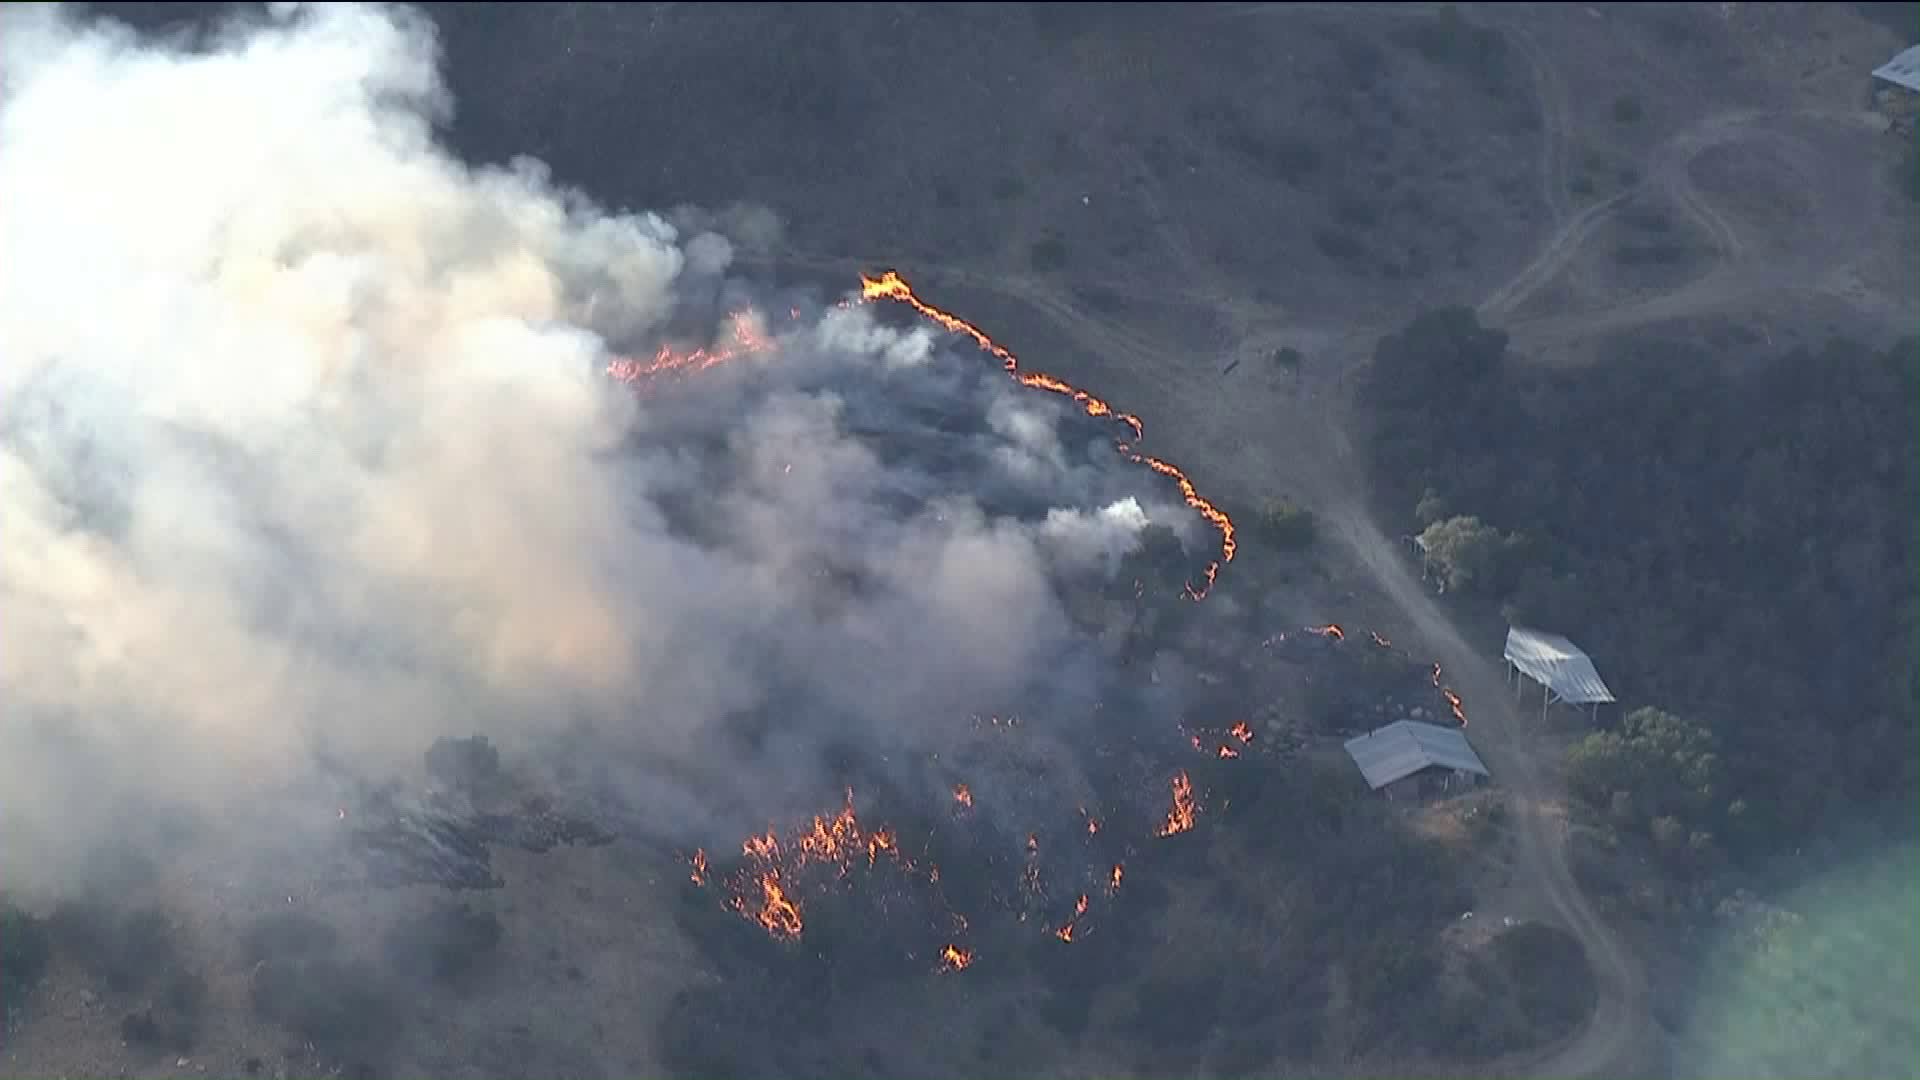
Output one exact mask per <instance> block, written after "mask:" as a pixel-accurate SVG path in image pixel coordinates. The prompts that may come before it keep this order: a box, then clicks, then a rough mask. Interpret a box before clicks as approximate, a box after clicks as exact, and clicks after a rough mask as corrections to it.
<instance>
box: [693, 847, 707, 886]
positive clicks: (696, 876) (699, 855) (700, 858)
mask: <svg viewBox="0 0 1920 1080" xmlns="http://www.w3.org/2000/svg"><path fill="white" fill-rule="evenodd" d="M690 861H691V862H692V864H693V873H692V874H691V875H689V876H690V877H691V878H692V879H693V883H694V884H695V885H701V886H704V885H706V883H707V849H706V848H696V849H694V852H693V858H692V859H691V860H690Z"/></svg>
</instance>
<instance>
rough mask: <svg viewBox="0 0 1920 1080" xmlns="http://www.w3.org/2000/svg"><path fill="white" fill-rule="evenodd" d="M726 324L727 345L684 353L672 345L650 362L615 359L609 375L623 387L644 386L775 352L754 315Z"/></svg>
mask: <svg viewBox="0 0 1920 1080" xmlns="http://www.w3.org/2000/svg"><path fill="white" fill-rule="evenodd" d="M727 321H728V327H729V329H730V330H731V335H730V337H731V339H732V340H731V341H730V342H728V343H726V344H715V345H712V346H709V347H706V348H700V349H694V350H692V351H691V352H682V351H680V350H678V349H675V348H674V347H673V346H671V345H662V346H660V348H659V349H658V350H656V351H655V352H654V354H653V359H651V360H638V359H635V358H633V357H626V356H621V357H615V358H614V359H612V360H610V361H608V363H607V374H608V375H611V376H613V377H614V378H616V379H618V380H620V381H621V382H624V383H644V382H646V381H648V380H650V379H653V378H655V377H657V376H661V375H667V374H672V373H675V372H687V373H691V372H695V371H705V370H706V369H708V368H710V367H714V366H716V365H719V364H724V363H726V362H727V361H729V360H732V359H734V358H735V357H738V356H745V355H747V354H749V353H762V352H766V351H767V350H769V349H771V348H773V341H772V339H770V338H768V337H767V336H766V334H765V333H763V332H762V331H761V329H760V326H759V324H758V322H757V321H756V320H755V318H754V316H753V314H752V313H750V312H746V311H736V312H734V313H733V314H732V315H731V316H730V317H729V318H728V320H727Z"/></svg>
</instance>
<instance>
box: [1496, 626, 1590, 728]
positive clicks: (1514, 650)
mask: <svg viewBox="0 0 1920 1080" xmlns="http://www.w3.org/2000/svg"><path fill="white" fill-rule="evenodd" d="M1502 655H1503V656H1504V657H1505V658H1506V661H1507V678H1508V680H1509V681H1510V682H1512V683H1513V692H1514V696H1515V697H1518V696H1519V695H1520V676H1522V675H1525V676H1526V677H1527V678H1529V679H1532V680H1533V681H1534V682H1537V683H1539V684H1540V718H1541V719H1543V720H1544V719H1546V715H1547V708H1548V707H1549V706H1551V705H1554V704H1556V703H1558V702H1562V701H1564V702H1566V703H1567V704H1569V705H1591V706H1593V711H1594V713H1595V714H1596V715H1597V714H1598V713H1599V711H1600V706H1601V705H1603V704H1607V703H1610V702H1612V701H1613V700H1614V697H1613V691H1611V690H1609V689H1607V684H1606V682H1605V681H1603V680H1602V679H1601V678H1600V673H1599V672H1598V671H1595V670H1594V667H1593V661H1592V660H1590V659H1588V658H1587V654H1586V653H1584V652H1582V651H1581V650H1580V647H1579V646H1578V645H1575V644H1574V643H1573V642H1571V641H1568V640H1567V639H1566V638H1563V637H1561V636H1560V635H1559V634H1549V633H1546V632H1545V631H1542V630H1529V629H1527V628H1526V627H1524V626H1511V627H1508V628H1507V647H1506V650H1505V652H1504V653H1503V654H1502Z"/></svg>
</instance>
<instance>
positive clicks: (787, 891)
mask: <svg viewBox="0 0 1920 1080" xmlns="http://www.w3.org/2000/svg"><path fill="white" fill-rule="evenodd" d="M863 853H864V854H865V856H866V863H867V866H868V867H869V868H871V867H875V866H878V865H879V863H880V860H881V859H882V858H883V857H884V858H886V859H888V860H889V861H891V862H892V863H893V864H895V865H896V866H898V867H899V869H900V870H901V871H903V872H906V873H915V872H916V868H915V866H914V864H913V862H912V860H910V859H908V858H907V857H906V855H905V854H904V853H903V852H902V851H901V850H900V841H899V837H898V836H897V835H896V834H895V833H894V831H893V830H892V829H889V828H885V827H882V828H878V829H875V830H873V831H871V832H868V831H867V830H865V829H864V828H862V827H861V824H860V819H859V817H858V816H857V815H856V814H855V813H854V809H853V789H851V788H849V789H847V796H846V804H845V805H844V806H842V807H841V809H840V811H839V813H837V814H834V815H833V816H832V817H827V816H825V815H820V814H816V815H814V817H813V820H812V821H811V822H809V823H808V824H807V825H805V826H803V827H801V828H799V829H796V830H794V832H793V834H792V835H791V837H790V838H789V839H787V840H786V841H785V842H782V840H781V838H780V835H779V834H778V833H776V832H775V831H774V830H773V829H768V830H767V831H766V832H764V833H761V834H759V835H757V836H749V837H747V838H746V839H745V840H743V841H741V843H740V854H741V857H742V859H743V860H744V862H745V865H744V866H742V867H741V868H740V870H739V871H738V872H737V873H735V874H734V875H732V876H731V877H730V878H728V879H727V882H726V890H727V893H728V897H727V906H728V907H729V908H732V909H733V910H734V911H737V912H739V913H740V914H741V915H743V916H745V917H746V918H748V919H751V920H753V921H754V922H756V923H759V924H760V925H761V926H762V927H764V928H765V929H766V931H767V932H768V933H770V934H772V935H773V936H774V937H776V938H781V939H793V938H797V937H799V936H800V934H801V931H802V929H803V928H804V926H805V922H804V920H803V919H802V916H801V903H800V899H799V895H798V891H797V890H798V889H799V888H800V884H801V875H802V873H803V872H804V871H806V870H807V869H808V868H809V867H814V866H819V867H824V868H830V869H831V870H832V871H833V872H834V873H835V875H836V876H838V877H841V878H844V877H846V876H847V875H848V874H849V873H850V872H851V871H852V869H853V866H854V861H855V860H856V859H858V858H860V856H861V855H862V854H863ZM691 862H692V865H693V872H692V875H691V877H692V879H693V883H694V884H695V885H704V884H706V882H707V880H708V878H709V876H710V871H709V868H708V864H707V854H706V852H705V851H704V850H701V851H696V852H694V855H693V858H692V860H691ZM926 875H927V881H928V883H929V884H938V883H939V880H940V876H939V875H940V871H939V868H938V867H935V866H928V867H927V868H926Z"/></svg>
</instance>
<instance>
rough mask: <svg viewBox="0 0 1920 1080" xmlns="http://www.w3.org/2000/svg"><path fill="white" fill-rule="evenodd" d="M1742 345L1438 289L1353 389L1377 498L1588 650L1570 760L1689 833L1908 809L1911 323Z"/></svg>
mask: <svg viewBox="0 0 1920 1080" xmlns="http://www.w3.org/2000/svg"><path fill="white" fill-rule="evenodd" d="M1751 345H1752V343H1751V342H1749V347H1748V348H1745V349H1741V350H1733V349H1728V350H1726V351H1725V355H1716V354H1715V353H1713V352H1710V351H1708V350H1706V349H1703V348H1700V347H1697V346H1693V345H1689V344H1680V343H1669V344H1664V345H1640V346H1636V347H1632V348H1629V349H1628V350H1626V351H1625V352H1624V353H1623V354H1622V355H1619V356H1615V357H1612V358H1610V359H1609V360H1608V361H1607V362H1606V363H1604V364H1596V365H1594V366H1591V367H1588V368H1583V369H1578V370H1548V369H1543V368H1537V367H1530V366H1528V365H1526V364H1524V363H1523V362H1521V361H1520V360H1518V359H1516V358H1512V357H1509V356H1508V354H1507V339H1506V336H1505V335H1504V334H1503V333H1501V332H1499V331H1497V330H1494V329H1490V328H1487V327H1484V326H1481V325H1480V324H1479V322H1478V321H1477V319H1476V317H1475V316H1474V314H1473V313H1472V312H1470V311H1468V310H1466V309H1463V308H1455V309H1449V310H1442V311H1435V312H1430V313H1427V314H1424V315H1422V316H1420V317H1419V318H1418V319H1416V320H1415V321H1414V322H1413V323H1412V324H1411V325H1409V326H1408V327H1407V328H1406V329H1405V330H1403V331H1401V332H1400V333H1397V334H1394V335H1392V336H1390V337H1388V338H1386V339H1384V340H1383V341H1382V342H1381V343H1380V345H1379V347H1378V349H1377V351H1376V353H1375V357H1374V365H1373V370H1372V372H1371V374H1370V379H1369V382H1368V384H1367V385H1366V387H1365V388H1364V390H1363V397H1364V402H1365V404H1366V406H1367V407H1368V408H1369V410H1370V412H1371V420H1372V424H1371V427H1372V435H1371V454H1370V458H1371V460H1370V466H1371V472H1372V482H1373V490H1374V492H1375V494H1376V496H1377V497H1378V498H1379V499H1380V500H1381V507H1380V510H1381V512H1382V514H1383V515H1384V516H1385V517H1386V519H1388V520H1390V521H1393V522H1396V523H1399V524H1400V525H1401V526H1402V527H1403V528H1420V527H1437V528H1438V529H1439V530H1440V532H1439V533H1438V534H1435V533H1429V534H1428V535H1429V539H1430V540H1433V539H1441V540H1444V541H1445V543H1444V544H1442V545H1441V550H1440V551H1439V552H1438V554H1437V560H1436V561H1437V562H1438V563H1439V564H1440V569H1441V572H1442V574H1443V575H1444V576H1445V577H1446V579H1447V581H1448V583H1449V584H1450V585H1451V586H1453V588H1452V589H1450V591H1449V599H1456V598H1458V599H1461V600H1462V601H1463V602H1464V603H1465V604H1467V605H1468V607H1467V609H1466V610H1467V611H1469V612H1477V613H1478V614H1479V615H1480V616H1482V617H1484V618H1486V619H1487V621H1488V622H1489V623H1491V620H1492V617H1493V615H1494V614H1495V613H1498V614H1500V615H1503V616H1505V617H1506V618H1508V619H1510V620H1512V621H1517V622H1522V623H1525V624H1529V625H1536V626H1540V627H1542V628H1544V629H1549V630H1554V631H1558V632H1563V633H1566V634H1568V635H1569V636H1571V637H1572V638H1573V639H1574V640H1575V641H1576V642H1578V643H1579V644H1581V645H1582V646H1583V647H1584V648H1586V649H1587V651H1588V652H1590V653H1591V654H1592V655H1593V656H1594V657H1595V658H1596V663H1597V664H1598V665H1599V667H1600V669H1601V671H1602V673H1603V674H1604V675H1605V676H1606V677H1607V678H1608V680H1609V683H1610V684H1611V685H1612V687H1613V688H1614V691H1615V693H1616V694H1619V695H1620V697H1621V698H1622V701H1623V705H1624V706H1625V707H1623V708H1622V709H1621V710H1620V711H1619V715H1618V716H1616V718H1614V719H1611V720H1606V719H1604V718H1603V722H1606V723H1611V724H1614V725H1617V729H1616V730H1614V731H1612V732H1610V733H1609V734H1608V735H1607V736H1606V737H1604V738H1601V739H1598V740H1592V741H1589V742H1588V743H1587V744H1585V745H1583V746H1582V747H1581V748H1580V750H1579V751H1578V752H1577V753H1576V755H1575V765H1576V769H1575V777H1576V782H1577V783H1578V784H1579V785H1580V786H1581V790H1582V793H1583V794H1585V795H1587V797H1588V798H1589V799H1591V800H1593V801H1594V802H1595V803H1596V804H1597V806H1596V809H1598V810H1601V811H1603V812H1607V813H1614V814H1617V815H1618V819H1619V820H1621V821H1622V822H1623V823H1626V822H1631V823H1635V824H1636V825H1641V826H1644V827H1645V828H1646V829H1647V830H1648V832H1649V834H1650V835H1651V837H1652V838H1653V839H1654V840H1655V842H1656V843H1659V844H1660V845H1661V846H1662V847H1663V849H1665V850H1670V851H1672V852H1673V853H1674V858H1676V859H1683V860H1684V859H1686V858H1688V857H1689V853H1690V852H1691V853H1694V854H1701V849H1702V848H1713V847H1718V848H1723V849H1728V850H1730V851H1731V852H1732V853H1734V854H1736V855H1752V854H1759V853H1761V852H1764V851H1767V850H1775V849H1779V848H1791V847H1793V846H1795V845H1797V844H1798V843H1799V842H1800V840H1801V839H1802V838H1804V837H1806V836H1807V835H1809V834H1810V833H1812V832H1815V831H1817V830H1819V829H1821V828H1822V827H1823V823H1825V822H1827V821H1828V820H1829V819H1831V818H1833V817H1835V816H1843V817H1844V816H1849V815H1851V814H1852V813H1853V812H1855V811H1857V810H1859V809H1860V808H1861V807H1862V806H1865V805H1878V806H1882V807H1886V806H1889V805H1892V804H1896V803H1897V805H1898V807H1899V808H1900V811H1901V812H1903V813H1905V812H1907V811H1906V810H1905V806H1906V802H1905V801H1904V800H1907V799H1910V797H1911V794H1912V792H1913V791H1914V787H1915V783H1916V780H1920V752H1917V751H1920V743H1916V738H1915V724H1914V701H1915V699H1916V690H1917V689H1920V688H1917V687H1916V681H1915V665H1914V658H1915V655H1916V648H1920V638H1916V636H1915V624H1916V614H1920V581H1916V576H1917V574H1916V570H1917V567H1916V562H1915V558H1914V556H1915V552H1916V551H1920V529H1917V528H1916V525H1917V524H1920V520H1917V518H1916V507H1917V506H1920V410H1917V408H1916V406H1917V404H1920V378H1917V377H1916V376H1917V373H1920V368H1917V367H1916V363H1915V350H1914V346H1913V345H1912V344H1911V343H1906V344H1902V345H1901V346H1899V347H1896V348H1893V349H1889V350H1885V351H1878V350H1875V349H1871V348H1868V347H1865V346H1862V345H1859V344H1856V343H1852V342H1846V341H1834V342H1831V343H1829V344H1827V345H1826V346H1824V347H1822V348H1819V349H1804V348H1802V349H1795V350H1792V351H1782V352H1772V353H1771V354H1763V353H1760V352H1758V351H1757V350H1755V349H1753V348H1751ZM1487 629H1488V631H1489V634H1492V633H1494V632H1497V631H1496V629H1495V627H1493V626H1491V625H1489V626H1488V627H1487ZM1496 640H1497V639H1496ZM1639 704H1651V705H1654V706H1657V707H1659V708H1660V709H1666V710H1671V711H1672V712H1673V713H1674V714H1675V715H1676V716H1678V717H1684V718H1686V719H1685V720H1681V719H1676V718H1675V716H1668V715H1665V714H1663V713H1651V712H1648V713H1636V712H1632V711H1631V708H1632V707H1633V706H1635V705H1639ZM1622 717H1623V718H1624V722H1623V719H1622ZM1709 759H1710V760H1709ZM1703 770H1707V771H1710V773H1711V778H1710V779H1708V778H1707V777H1706V775H1705V773H1704V772H1703ZM1621 793H1624V794H1625V800H1624V801H1623V802H1618V803H1617V802H1616V797H1617V796H1618V795H1619V794H1621ZM1908 816H1909V819H1910V816H1911V815H1910V813H1909V815H1908ZM1696 834H1705V835H1704V836H1703V837H1701V838H1700V840H1699V841H1698V843H1696Z"/></svg>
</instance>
